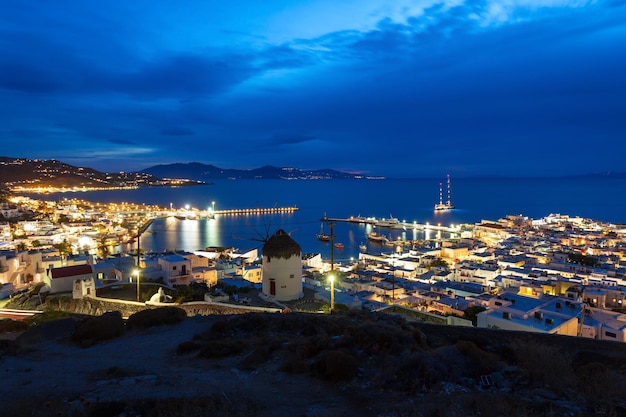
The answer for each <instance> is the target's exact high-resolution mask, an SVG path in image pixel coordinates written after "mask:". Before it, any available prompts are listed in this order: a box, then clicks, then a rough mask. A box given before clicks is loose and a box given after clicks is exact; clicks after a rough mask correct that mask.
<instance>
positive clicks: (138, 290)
mask: <svg viewBox="0 0 626 417" xmlns="http://www.w3.org/2000/svg"><path fill="white" fill-rule="evenodd" d="M133 275H135V277H136V278H137V301H139V294H141V288H140V284H139V269H135V270H134V271H133Z"/></svg>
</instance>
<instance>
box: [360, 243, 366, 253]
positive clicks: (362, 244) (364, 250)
mask: <svg viewBox="0 0 626 417" xmlns="http://www.w3.org/2000/svg"><path fill="white" fill-rule="evenodd" d="M359 250H360V251H361V252H367V245H365V244H364V243H361V244H360V245H359Z"/></svg>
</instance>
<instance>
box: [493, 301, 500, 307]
mask: <svg viewBox="0 0 626 417" xmlns="http://www.w3.org/2000/svg"><path fill="white" fill-rule="evenodd" d="M494 304H495V305H497V306H498V307H499V306H501V305H502V303H501V302H500V301H496V302H495V303H494Z"/></svg>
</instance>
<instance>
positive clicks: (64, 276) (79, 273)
mask: <svg viewBox="0 0 626 417" xmlns="http://www.w3.org/2000/svg"><path fill="white" fill-rule="evenodd" d="M93 275H94V274H93V268H92V267H91V265H89V264H84V265H73V266H64V267H61V268H54V269H53V270H52V271H51V273H50V278H47V279H46V281H47V282H46V283H47V284H48V286H49V287H50V293H57V292H73V290H74V281H76V280H85V279H93Z"/></svg>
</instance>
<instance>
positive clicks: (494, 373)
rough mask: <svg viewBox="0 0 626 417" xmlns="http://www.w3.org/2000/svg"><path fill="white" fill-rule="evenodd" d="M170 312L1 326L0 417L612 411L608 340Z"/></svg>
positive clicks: (623, 380)
mask: <svg viewBox="0 0 626 417" xmlns="http://www.w3.org/2000/svg"><path fill="white" fill-rule="evenodd" d="M184 317H185V314H184V312H182V311H178V312H177V308H176V307H169V309H168V310H161V309H155V310H149V311H148V312H142V313H141V314H139V313H137V316H136V317H134V318H133V317H132V316H131V317H130V318H129V319H128V322H127V321H125V320H123V319H122V317H121V315H119V314H117V315H116V314H115V313H107V314H106V315H104V316H102V317H88V318H67V319H64V320H60V321H59V320H56V321H53V322H49V323H40V324H38V325H34V326H31V327H30V328H29V329H28V330H25V331H24V329H19V328H18V329H16V328H15V327H10V326H16V325H15V324H12V325H9V324H8V323H9V322H3V323H1V324H0V328H2V327H4V326H7V327H6V328H9V329H10V331H14V332H15V331H20V330H21V331H23V332H22V333H21V334H20V335H19V337H16V338H15V339H14V340H5V341H4V343H3V349H2V359H1V361H2V362H3V366H4V367H5V368H6V369H8V370H11V372H12V374H11V375H12V378H13V379H12V381H13V385H12V387H13V388H11V389H7V390H5V391H4V393H3V394H1V395H2V397H3V398H0V399H1V400H2V401H3V407H4V408H3V410H1V411H0V415H18V414H6V413H7V412H15V411H16V410H15V409H14V408H13V409H12V408H11V404H13V405H14V406H16V407H17V406H19V407H20V410H19V411H20V413H19V415H39V416H43V415H59V414H54V413H58V412H62V413H66V414H62V415H77V416H79V415H80V416H82V415H84V416H110V415H120V416H121V415H124V416H139V415H141V416H183V415H185V416H187V415H218V416H227V415H228V416H232V415H234V416H244V415H256V416H274V417H282V416H284V417H286V416H307V417H322V416H345V415H353V416H389V417H394V416H397V417H401V416H429V417H430V416H432V417H435V416H441V417H443V416H482V417H484V416H493V417H496V416H520V417H521V416H576V417H577V416H623V415H626V401H625V397H624V394H623V393H624V392H625V391H626V348H625V347H624V345H623V344H619V343H615V342H600V341H594V340H587V339H579V338H572V337H565V336H549V335H538V334H527V333H517V332H505V331H498V330H488V329H475V328H461V327H449V326H437V325H431V324H423V323H416V322H408V321H406V320H405V319H403V318H400V317H397V316H392V315H385V314H379V313H369V312H349V313H341V314H335V315H321V314H300V313H288V314H270V313H265V314H257V313H249V314H241V315H223V316H206V317H201V316H196V317H191V318H184ZM39 320H41V318H39ZM164 323H167V324H164ZM131 324H132V325H131ZM21 326H23V325H21ZM104 329H106V331H105V330H104ZM98 335H105V336H106V337H99V336H98ZM130 353H132V354H130ZM129 354H130V355H129ZM37 363H38V364H39V365H41V364H44V363H45V366H46V368H47V370H48V372H44V371H43V370H41V369H39V368H38V367H37V366H38V365H36V364H37ZM58 369H64V371H63V376H60V375H59V374H58V373H56V372H55V370H58ZM66 374H67V375H66ZM59 378H67V380H68V381H72V382H71V383H69V382H68V383H66V384H64V383H63V381H62V380H60V379H59ZM20 384H22V385H20ZM105 385H106V387H107V388H106V390H103V388H102V387H103V386H105ZM44 387H48V389H44ZM7 400H10V401H8V402H7ZM70 407H74V408H73V409H71V410H70ZM2 413H4V414H2Z"/></svg>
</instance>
